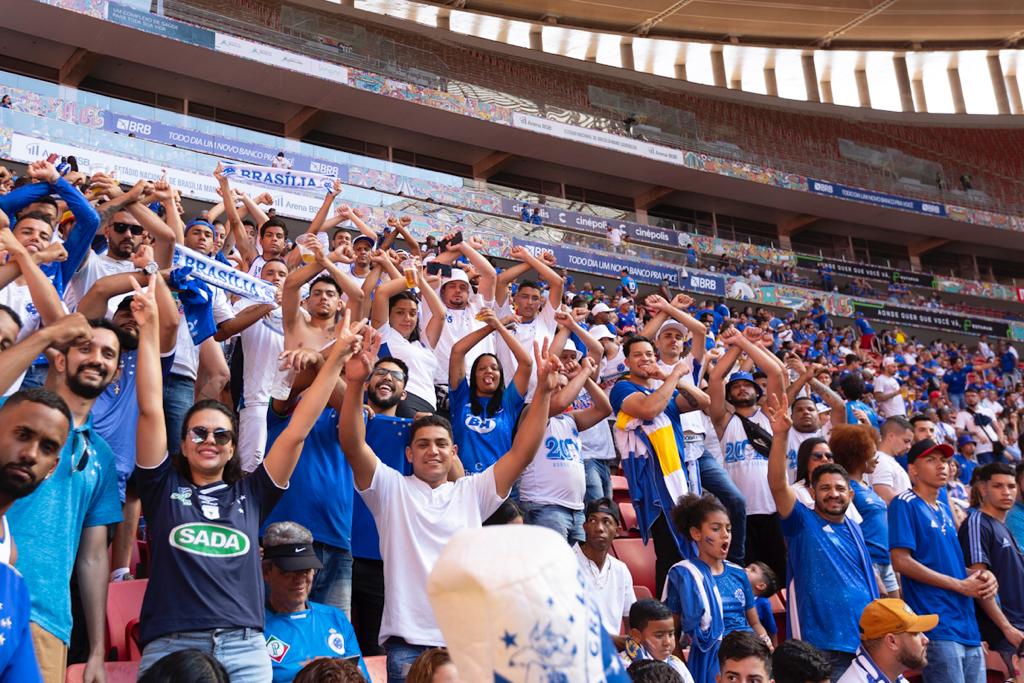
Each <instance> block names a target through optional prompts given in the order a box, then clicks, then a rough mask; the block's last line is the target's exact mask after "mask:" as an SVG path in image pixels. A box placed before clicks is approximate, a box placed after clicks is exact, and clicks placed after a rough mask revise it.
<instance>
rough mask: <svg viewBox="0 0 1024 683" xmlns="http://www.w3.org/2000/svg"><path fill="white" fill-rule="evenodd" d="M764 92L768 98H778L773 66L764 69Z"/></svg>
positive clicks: (776, 80)
mask: <svg viewBox="0 0 1024 683" xmlns="http://www.w3.org/2000/svg"><path fill="white" fill-rule="evenodd" d="M764 90H765V93H767V95H768V96H769V97H778V96H779V81H778V79H777V78H775V67H774V66H766V67H765V68H764Z"/></svg>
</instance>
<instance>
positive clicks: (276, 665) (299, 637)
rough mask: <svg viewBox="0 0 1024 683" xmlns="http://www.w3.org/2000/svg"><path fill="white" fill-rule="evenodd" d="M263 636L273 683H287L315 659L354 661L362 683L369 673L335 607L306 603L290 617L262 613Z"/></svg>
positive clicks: (346, 622)
mask: <svg viewBox="0 0 1024 683" xmlns="http://www.w3.org/2000/svg"><path fill="white" fill-rule="evenodd" d="M265 613H266V624H265V625H264V627H263V635H264V636H265V637H266V639H267V654H269V655H270V665H271V667H272V668H273V671H274V679H273V680H274V683H290V682H291V680H292V679H293V678H295V676H297V675H298V673H299V671H301V670H302V667H303V666H305V665H306V664H307V663H308V662H309V661H310V660H312V659H315V658H317V657H332V658H341V659H353V658H354V659H357V661H358V662H359V668H360V669H361V670H362V672H363V676H365V677H366V680H370V673H369V672H368V671H367V670H366V664H364V663H363V657H362V652H360V650H359V642H358V641H357V640H356V632H355V630H354V629H353V628H352V624H351V623H350V622H349V620H348V619H347V618H346V617H345V613H344V612H342V611H341V610H340V609H338V608H337V607H331V606H330V605H321V604H320V603H317V602H310V603H309V606H308V607H307V608H306V609H304V610H302V611H300V612H293V613H292V614H278V613H277V612H274V611H272V610H271V609H270V608H269V607H268V608H267V609H266V612H265Z"/></svg>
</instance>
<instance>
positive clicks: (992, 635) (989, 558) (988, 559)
mask: <svg viewBox="0 0 1024 683" xmlns="http://www.w3.org/2000/svg"><path fill="white" fill-rule="evenodd" d="M957 536H958V538H959V540H960V550H961V551H962V552H963V554H964V558H965V563H966V565H967V566H971V565H975V564H983V565H986V566H987V567H988V568H989V569H990V570H992V573H993V574H995V576H996V580H997V581H998V582H999V595H998V598H999V607H1000V609H1001V610H1002V612H1003V614H1004V615H1006V618H1007V620H1009V622H1010V623H1011V624H1013V626H1014V627H1015V628H1018V629H1019V628H1024V553H1022V552H1021V548H1020V546H1019V545H1018V544H1017V542H1016V541H1015V540H1014V538H1013V535H1012V534H1011V533H1010V530H1009V529H1008V528H1007V526H1006V524H1004V523H1003V522H1000V521H999V520H998V519H996V518H994V517H990V516H989V515H987V514H985V513H984V512H981V511H977V512H974V513H973V514H972V515H971V516H970V517H968V518H967V521H966V522H964V523H963V524H961V525H960V531H959V532H958V533H957ZM975 611H976V613H977V616H978V627H979V629H980V631H981V636H982V638H983V639H984V640H985V642H987V643H988V644H989V645H997V644H999V643H1001V642H1002V641H1004V640H1005V637H1004V636H1003V632H1002V631H1000V630H999V627H997V626H996V625H995V624H994V623H993V622H992V620H991V619H989V618H988V615H987V614H985V611H984V610H983V609H981V608H980V606H977V605H976V610H975Z"/></svg>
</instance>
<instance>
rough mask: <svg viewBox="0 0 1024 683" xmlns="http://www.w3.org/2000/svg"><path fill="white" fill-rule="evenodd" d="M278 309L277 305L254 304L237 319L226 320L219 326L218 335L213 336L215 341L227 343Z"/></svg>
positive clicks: (239, 314) (240, 313) (237, 315)
mask: <svg viewBox="0 0 1024 683" xmlns="http://www.w3.org/2000/svg"><path fill="white" fill-rule="evenodd" d="M275 308H277V304H252V305H251V306H246V307H245V308H243V309H242V310H241V311H239V312H238V313H237V314H236V315H235V317H233V318H230V319H228V320H225V321H224V322H223V323H221V324H220V325H218V326H217V333H216V334H215V335H213V338H214V340H215V341H219V342H222V341H226V340H228V339H231V338H232V337H234V336H235V335H236V334H238V333H239V332H242V331H243V330H245V329H248V328H249V327H251V326H252V325H254V324H255V323H256V322H257V321H258V320H260V319H261V318H263V317H264V316H266V315H269V314H270V313H272V312H273V311H274V309H275Z"/></svg>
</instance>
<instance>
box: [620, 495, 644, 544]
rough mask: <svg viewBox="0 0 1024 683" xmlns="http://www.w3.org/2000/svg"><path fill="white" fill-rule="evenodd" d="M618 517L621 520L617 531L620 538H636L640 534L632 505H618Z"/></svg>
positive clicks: (627, 503)
mask: <svg viewBox="0 0 1024 683" xmlns="http://www.w3.org/2000/svg"><path fill="white" fill-rule="evenodd" d="M619 517H620V518H621V519H622V526H621V527H620V530H619V535H620V536H621V537H628V536H632V537H634V538H635V537H636V536H638V535H639V534H640V530H639V527H637V523H636V509H635V508H634V507H633V504H632V503H629V502H625V503H619Z"/></svg>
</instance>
